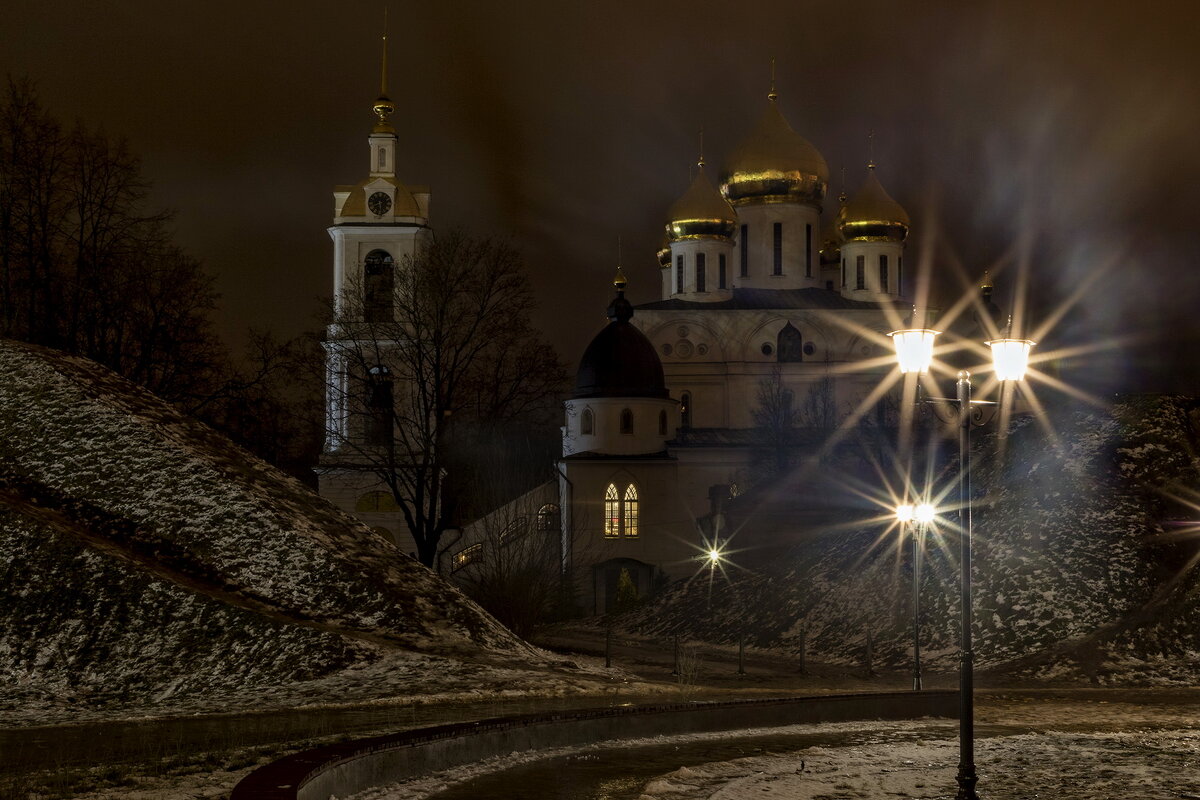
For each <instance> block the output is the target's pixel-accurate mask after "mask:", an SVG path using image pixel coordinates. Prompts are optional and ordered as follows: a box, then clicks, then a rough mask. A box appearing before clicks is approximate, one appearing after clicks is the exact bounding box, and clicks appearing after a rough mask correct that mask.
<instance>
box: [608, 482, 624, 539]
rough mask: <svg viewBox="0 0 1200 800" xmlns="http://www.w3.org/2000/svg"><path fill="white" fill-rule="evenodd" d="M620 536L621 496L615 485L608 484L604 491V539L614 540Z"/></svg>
mask: <svg viewBox="0 0 1200 800" xmlns="http://www.w3.org/2000/svg"><path fill="white" fill-rule="evenodd" d="M620 535H621V496H620V495H619V494H617V485H616V484H615V483H610V484H609V485H608V488H607V489H605V490H604V538H605V539H615V538H616V537H618V536H620Z"/></svg>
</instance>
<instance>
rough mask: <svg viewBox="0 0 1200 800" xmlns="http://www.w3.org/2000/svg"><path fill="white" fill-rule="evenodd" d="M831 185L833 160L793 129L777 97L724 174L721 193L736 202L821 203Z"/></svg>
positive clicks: (733, 157) (732, 157) (819, 204)
mask: <svg viewBox="0 0 1200 800" xmlns="http://www.w3.org/2000/svg"><path fill="white" fill-rule="evenodd" d="M828 187H829V165H827V164H826V163H825V158H824V156H822V155H821V153H820V152H819V151H818V150H817V148H815V147H813V145H812V143H811V142H809V141H808V140H807V139H805V138H804V137H803V136H801V135H800V134H798V133H796V132H795V131H794V130H792V126H791V125H789V124H788V122H787V120H786V119H784V118H783V114H781V113H780V112H779V108H778V106H777V105H776V104H775V100H774V98H772V99H771V102H770V103H769V104H768V105H767V110H766V112H765V113H763V115H762V117H761V118H760V119H759V121H758V125H757V126H755V128H754V131H753V132H751V134H750V135H749V136H747V137H746V138H745V139H744V140H743V141H742V143H741V144H740V145H738V147H737V149H736V150H734V151H733V155H732V156H731V157H730V158H729V161H728V163H727V166H726V169H725V172H724V173H723V174H722V176H721V194H723V195H725V197H726V198H727V199H728V200H729V202H731V203H733V204H735V205H744V204H747V203H808V204H810V205H815V206H817V207H818V208H820V206H821V201H822V200H824V199H825V191H826V189H827V188H828Z"/></svg>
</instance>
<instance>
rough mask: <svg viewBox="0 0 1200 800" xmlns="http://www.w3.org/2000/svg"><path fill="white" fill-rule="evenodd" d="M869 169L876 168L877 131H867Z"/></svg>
mask: <svg viewBox="0 0 1200 800" xmlns="http://www.w3.org/2000/svg"><path fill="white" fill-rule="evenodd" d="M867 169H875V131H870V132H869V133H867Z"/></svg>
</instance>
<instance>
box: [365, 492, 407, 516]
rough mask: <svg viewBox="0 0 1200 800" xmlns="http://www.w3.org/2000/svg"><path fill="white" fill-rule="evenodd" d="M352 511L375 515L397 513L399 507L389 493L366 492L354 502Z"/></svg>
mask: <svg viewBox="0 0 1200 800" xmlns="http://www.w3.org/2000/svg"><path fill="white" fill-rule="evenodd" d="M354 510H355V511H364V512H367V513H376V512H380V511H383V512H387V511H399V510H400V506H398V505H397V504H396V498H394V497H392V493H391V492H367V493H366V494H363V495H360V496H359V498H358V499H357V500H355V501H354Z"/></svg>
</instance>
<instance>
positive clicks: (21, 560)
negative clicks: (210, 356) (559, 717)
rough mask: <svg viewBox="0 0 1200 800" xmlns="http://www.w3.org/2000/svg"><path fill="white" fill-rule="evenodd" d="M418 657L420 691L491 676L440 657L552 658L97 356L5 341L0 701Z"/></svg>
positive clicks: (146, 696) (0, 377)
mask: <svg viewBox="0 0 1200 800" xmlns="http://www.w3.org/2000/svg"><path fill="white" fill-rule="evenodd" d="M414 653H421V654H423V655H422V656H421V657H420V658H419V659H417V661H418V662H419V664H420V666H419V667H417V668H414V669H413V670H411V672H412V673H414V674H413V675H412V676H411V677H412V678H413V680H412V681H411V684H412V685H417V684H422V683H423V682H422V680H421V679H420V678H419V675H420V674H421V673H422V671H423V670H425V671H428V670H430V669H432V670H433V671H434V672H435V673H443V674H457V673H472V672H476V673H478V672H479V669H454V668H450V667H448V666H447V663H448V662H446V659H447V658H449V659H454V658H459V659H466V661H468V662H487V663H490V664H493V665H499V666H500V667H512V668H518V667H530V666H534V667H537V666H541V667H544V666H546V665H547V663H548V661H547V656H546V654H544V653H542V652H541V651H537V650H535V649H533V648H531V647H529V646H528V645H526V644H525V643H523V642H522V641H520V640H519V639H517V638H516V637H514V636H513V635H511V634H510V633H509V632H508V631H507V630H505V629H504V628H503V627H501V626H500V625H499V624H498V623H496V622H495V621H494V620H493V619H492V618H491V617H490V616H488V615H487V614H486V613H484V612H483V611H482V610H481V609H479V608H478V607H477V606H476V605H475V604H474V603H472V602H471V601H469V600H468V599H467V598H465V597H464V596H463V595H461V594H460V593H459V592H458V591H457V590H456V589H454V588H452V587H450V586H449V585H447V584H446V583H444V582H443V581H442V580H440V579H439V578H438V577H437V576H435V575H434V574H432V573H431V572H430V571H429V570H427V569H426V568H425V567H423V566H421V565H420V564H418V563H416V562H415V561H412V560H411V559H409V558H408V557H406V556H405V555H404V554H402V553H401V552H399V551H398V550H397V549H396V548H394V547H393V546H392V545H390V544H389V543H387V542H386V541H384V540H383V539H381V538H380V537H378V536H376V535H375V534H373V533H372V532H371V531H370V530H369V529H367V528H366V527H365V526H363V525H361V524H360V523H358V522H357V521H355V520H353V519H352V518H350V517H348V516H346V515H345V514H342V513H341V512H339V511H338V510H337V509H335V508H333V507H332V506H330V505H329V504H328V503H326V502H325V501H323V500H321V499H320V498H318V497H317V496H315V495H314V494H313V493H312V492H310V491H309V490H308V489H306V488H305V487H303V486H302V485H300V484H299V483H298V482H296V481H294V480H292V479H291V478H289V477H287V476H286V475H284V474H283V473H281V472H279V471H278V470H276V469H274V468H272V467H270V466H268V465H267V464H265V463H263V462H261V461H259V460H257V459H255V458H254V457H253V456H251V455H249V454H247V453H246V452H244V451H242V450H240V449H239V448H237V447H236V446H234V445H233V444H231V443H230V442H229V441H228V440H226V439H225V438H224V437H222V436H220V435H218V434H216V433H215V432H213V431H212V430H210V429H208V428H206V427H205V426H203V425H200V424H199V423H196V422H194V421H191V420H189V419H188V418H185V417H183V416H182V415H180V414H179V413H177V412H176V411H175V410H174V409H173V408H171V407H170V406H168V405H166V404H164V403H162V402H161V401H159V400H158V399H156V398H155V397H153V396H152V395H150V394H148V393H147V392H145V391H143V390H141V389H139V388H137V387H135V386H133V385H132V384H130V383H128V382H127V381H125V380H123V379H121V378H119V377H118V376H116V375H114V374H112V373H110V372H108V371H107V370H105V369H103V368H101V367H99V366H97V365H95V364H93V363H91V362H88V361H84V360H81V359H76V358H70V357H67V356H63V355H62V354H59V353H56V352H53V351H49V350H45V349H41V348H35V347H31V346H27V345H22V344H17V343H13V342H0V707H8V708H9V709H14V708H21V709H28V708H30V707H31V706H38V705H45V706H47V707H80V708H83V707H99V706H105V705H108V706H112V705H114V704H116V705H128V706H129V707H135V706H153V705H155V704H156V703H164V702H182V701H184V700H186V699H187V698H193V699H194V698H204V697H208V698H225V699H226V700H227V701H228V702H229V703H230V704H231V705H238V704H239V703H240V704H246V703H253V702H254V698H255V697H256V696H259V695H264V693H265V694H266V695H270V694H271V691H270V689H271V687H276V688H278V687H279V686H284V685H292V684H297V683H298V682H305V681H313V680H317V679H321V678H327V677H328V676H330V675H333V674H335V673H338V672H339V670H347V669H349V670H352V671H353V670H356V669H357V670H361V669H363V668H364V666H365V665H369V664H371V663H374V662H376V661H381V660H382V661H384V662H387V663H389V664H391V667H390V668H389V669H390V671H392V672H396V673H397V674H407V673H406V670H405V669H404V668H403V666H402V664H400V661H402V660H403V659H404V657H406V654H414ZM431 656H437V657H438V658H440V659H442V661H441V662H439V663H440V666H438V665H431V662H430V657H431ZM434 660H435V661H437V659H434ZM388 671H389V670H381V671H380V672H381V673H383V672H388ZM510 673H511V670H509V672H507V673H504V674H505V675H506V676H507V678H506V679H507V680H511V674H510ZM384 682H385V683H386V681H384ZM425 682H426V683H427V682H428V681H425ZM435 683H436V682H435ZM455 683H456V682H455V681H450V682H449V683H448V684H447V687H449V688H451V689H453V687H454V686H455ZM518 683H519V681H518ZM447 687H440V686H438V685H433V686H430V687H427V690H428V691H431V692H434V693H436V692H437V691H438V690H439V689H445V688H447ZM327 688H330V689H333V690H334V691H336V687H327ZM392 688H393V689H396V688H400V689H401V690H402V687H392ZM285 694H286V693H285ZM222 702H224V701H222ZM217 707H221V706H220V705H219V704H218V706H217Z"/></svg>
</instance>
